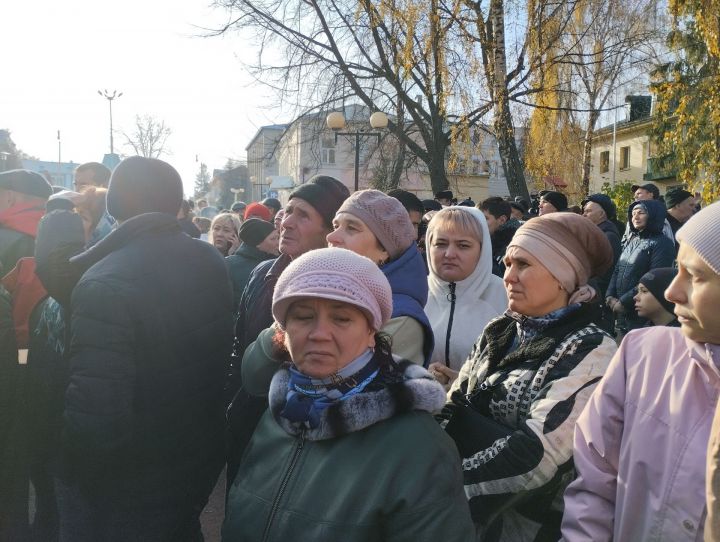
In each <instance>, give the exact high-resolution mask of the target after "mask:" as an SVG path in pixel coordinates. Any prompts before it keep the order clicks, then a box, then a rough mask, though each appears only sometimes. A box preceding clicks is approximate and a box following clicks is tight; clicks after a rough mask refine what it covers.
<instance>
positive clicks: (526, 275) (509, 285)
mask: <svg viewBox="0 0 720 542" xmlns="http://www.w3.org/2000/svg"><path fill="white" fill-rule="evenodd" d="M503 261H504V262H505V276H504V277H503V281H504V282H505V290H506V291H507V294H508V301H509V307H510V310H513V311H515V312H517V313H519V314H523V315H525V316H544V315H546V314H549V313H551V312H552V311H554V310H557V309H559V308H562V307H565V306H567V303H568V298H569V295H568V293H567V292H566V291H565V290H563V289H562V288H560V283H559V282H558V281H557V279H556V278H555V277H553V276H552V275H551V274H550V271H548V270H547V268H546V267H545V266H544V265H542V264H541V263H540V262H539V261H538V260H537V258H535V257H534V256H533V255H532V254H530V253H529V252H528V251H527V250H525V249H522V248H518V247H515V248H513V250H511V251H508V253H507V254H506V255H505V259H504V260H503Z"/></svg>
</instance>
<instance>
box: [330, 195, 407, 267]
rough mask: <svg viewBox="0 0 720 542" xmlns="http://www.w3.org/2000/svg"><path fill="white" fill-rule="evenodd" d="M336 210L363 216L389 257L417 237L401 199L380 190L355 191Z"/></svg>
mask: <svg viewBox="0 0 720 542" xmlns="http://www.w3.org/2000/svg"><path fill="white" fill-rule="evenodd" d="M337 212H338V214H340V213H348V214H351V215H353V216H355V217H357V218H359V219H360V220H362V221H363V222H364V223H365V225H366V226H367V227H368V228H369V229H370V231H371V232H373V234H374V235H375V237H377V240H378V241H379V242H380V244H381V245H382V246H383V248H384V249H385V250H386V251H387V252H388V254H390V258H391V259H395V258H397V257H398V256H400V255H401V254H402V253H403V252H405V251H406V250H407V248H408V247H409V246H410V245H412V244H413V243H415V240H416V239H417V231H416V230H415V227H414V226H413V225H412V222H410V216H409V215H408V212H407V211H406V210H405V207H403V206H402V203H400V202H399V201H398V200H396V199H395V198H393V197H390V196H388V195H387V194H383V193H382V192H380V191H379V190H360V191H359V192H355V193H354V194H353V195H351V196H350V197H349V198H348V199H346V200H345V202H344V203H343V204H342V205H341V206H340V208H339V209H338V211H337Z"/></svg>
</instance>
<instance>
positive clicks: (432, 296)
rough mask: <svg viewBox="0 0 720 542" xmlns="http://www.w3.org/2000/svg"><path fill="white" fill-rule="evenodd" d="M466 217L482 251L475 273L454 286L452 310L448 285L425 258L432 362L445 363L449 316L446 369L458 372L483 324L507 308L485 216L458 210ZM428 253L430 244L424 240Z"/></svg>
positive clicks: (467, 208)
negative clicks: (474, 223) (479, 238)
mask: <svg viewBox="0 0 720 542" xmlns="http://www.w3.org/2000/svg"><path fill="white" fill-rule="evenodd" d="M458 209H462V210H463V212H466V213H469V214H470V215H471V216H472V217H473V218H474V219H475V220H476V221H477V222H478V224H479V225H480V231H481V232H482V249H481V251H480V259H479V260H478V263H477V265H476V266H475V269H474V270H473V272H472V273H471V274H470V276H469V277H467V278H466V279H464V280H461V281H458V282H456V283H455V308H454V311H453V310H452V303H451V301H450V299H449V294H450V283H448V282H446V281H444V280H442V279H441V278H440V277H439V276H438V275H437V273H436V271H435V269H434V267H433V264H432V261H430V257H429V255H428V262H429V268H430V274H429V275H428V289H429V292H428V302H427V305H425V312H426V313H427V315H428V318H429V319H430V325H431V326H432V329H433V333H434V335H435V350H434V352H433V355H432V361H438V362H443V363H444V362H445V339H446V336H447V330H448V323H449V321H450V313H451V311H452V312H453V325H452V329H451V330H450V332H451V335H452V338H451V340H450V367H451V368H452V369H454V370H458V369H459V367H460V365H462V363H463V362H464V361H465V359H466V358H467V356H468V354H470V350H472V346H473V344H475V341H476V340H477V338H478V337H479V336H480V335H481V334H482V331H483V329H485V326H486V325H487V323H488V322H489V321H490V320H492V319H493V318H495V317H496V316H499V315H501V314H503V313H504V312H505V309H507V306H508V300H507V294H506V293H505V287H504V285H503V281H502V279H501V278H500V277H497V276H495V275H493V274H492V243H491V241H490V231H489V230H488V227H487V222H486V221H485V216H484V215H483V213H482V211H480V209H476V208H474V207H458ZM426 244H427V246H428V252H429V250H430V249H429V247H430V240H429V239H428V238H426Z"/></svg>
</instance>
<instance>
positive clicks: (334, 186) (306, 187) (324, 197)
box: [289, 175, 350, 230]
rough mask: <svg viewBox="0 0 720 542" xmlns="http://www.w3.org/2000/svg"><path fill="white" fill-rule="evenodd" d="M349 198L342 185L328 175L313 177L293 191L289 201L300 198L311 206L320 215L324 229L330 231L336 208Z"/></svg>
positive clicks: (347, 191) (348, 193) (345, 188)
mask: <svg viewBox="0 0 720 542" xmlns="http://www.w3.org/2000/svg"><path fill="white" fill-rule="evenodd" d="M349 196H350V191H349V190H348V189H347V186H345V185H344V184H343V183H341V182H340V181H338V180H337V179H336V178H335V177H330V176H329V175H315V176H314V177H313V178H312V179H310V180H309V181H308V182H307V184H303V185H301V186H299V187H298V188H296V189H295V190H293V192H292V194H290V198H289V199H293V198H300V199H302V200H305V201H307V202H308V203H309V204H310V205H312V206H313V207H314V208H315V210H316V211H317V212H318V213H320V216H322V217H323V221H324V222H325V227H326V228H327V229H328V230H332V221H333V218H335V213H337V210H338V208H339V207H340V205H342V202H343V201H345V200H346V199H347V198H348V197H349Z"/></svg>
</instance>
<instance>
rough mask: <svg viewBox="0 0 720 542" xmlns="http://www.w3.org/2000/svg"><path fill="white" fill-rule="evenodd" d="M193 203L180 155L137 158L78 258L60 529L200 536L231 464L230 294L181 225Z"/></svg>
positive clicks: (207, 250)
mask: <svg viewBox="0 0 720 542" xmlns="http://www.w3.org/2000/svg"><path fill="white" fill-rule="evenodd" d="M181 201H182V182H181V180H180V176H179V175H178V173H177V172H176V171H175V169H174V168H172V166H170V165H169V164H167V163H165V162H162V161H160V160H156V159H150V158H141V157H137V156H136V157H131V158H127V159H125V160H124V161H123V162H121V163H120V164H119V165H118V166H117V168H116V169H115V171H114V172H113V176H112V178H111V181H110V187H109V189H108V195H107V207H108V212H109V213H110V214H111V215H112V216H114V217H115V218H116V219H117V220H118V222H119V227H118V228H117V229H115V230H114V231H113V232H112V233H110V234H109V235H108V236H107V237H105V238H104V239H103V240H102V241H100V242H99V243H98V244H96V245H95V246H93V247H92V248H90V249H88V250H87V251H86V252H84V253H82V254H80V255H78V256H76V257H74V258H73V259H72V260H71V261H72V264H73V265H74V266H77V267H78V268H80V269H83V270H85V271H84V273H83V275H82V278H81V279H80V281H79V282H78V283H77V285H76V286H75V288H74V289H73V292H72V302H71V312H72V318H71V339H70V354H69V355H70V370H69V373H70V374H69V380H68V382H69V384H68V387H67V391H66V394H65V411H64V415H63V418H64V422H63V436H62V442H61V451H60V452H61V453H60V455H61V469H60V479H59V480H58V495H57V497H58V507H59V512H60V535H61V539H64V540H73V541H81V542H83V541H98V540H103V541H116V540H117V541H121V540H173V541H194V540H201V539H202V535H201V532H200V523H199V515H200V513H201V511H202V509H203V507H204V505H205V503H206V502H207V498H208V495H209V494H210V492H211V491H212V489H213V487H214V484H215V481H216V480H217V477H218V475H219V473H220V470H221V469H222V462H223V448H224V444H223V432H224V404H223V401H222V388H223V383H224V377H225V374H226V371H227V359H228V355H229V350H230V348H229V346H230V341H231V337H232V305H231V300H232V292H231V289H230V283H229V280H228V276H227V271H226V269H225V264H224V262H223V260H222V257H221V256H220V255H219V253H218V252H217V250H215V249H214V248H213V247H212V246H210V245H208V244H207V243H203V242H202V241H199V240H196V239H191V238H190V237H188V236H187V235H185V234H184V233H182V231H181V230H180V226H179V224H178V222H177V220H176V218H175V216H176V214H177V212H178V209H179V208H180V203H181ZM188 261H191V262H192V265H188V264H187V262H188ZM188 285H192V286H193V287H192V288H188Z"/></svg>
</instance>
